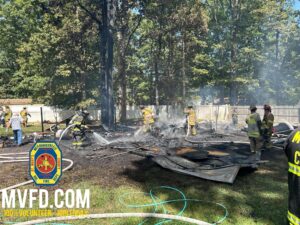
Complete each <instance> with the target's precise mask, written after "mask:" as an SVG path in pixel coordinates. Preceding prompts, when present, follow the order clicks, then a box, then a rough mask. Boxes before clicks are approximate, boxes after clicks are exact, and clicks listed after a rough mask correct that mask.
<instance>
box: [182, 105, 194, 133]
mask: <svg viewBox="0 0 300 225" xmlns="http://www.w3.org/2000/svg"><path fill="white" fill-rule="evenodd" d="M184 113H185V114H187V126H188V128H187V129H188V131H187V136H188V135H190V133H192V135H193V136H195V135H196V134H197V131H196V112H195V110H194V108H193V106H188V108H187V109H185V110H184Z"/></svg>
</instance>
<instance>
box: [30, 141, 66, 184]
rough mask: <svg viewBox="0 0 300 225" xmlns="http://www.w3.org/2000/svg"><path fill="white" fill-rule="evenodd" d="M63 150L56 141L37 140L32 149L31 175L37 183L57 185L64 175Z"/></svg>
mask: <svg viewBox="0 0 300 225" xmlns="http://www.w3.org/2000/svg"><path fill="white" fill-rule="evenodd" d="M61 161H62V152H61V150H60V148H59V147H58V145H57V144H56V142H47V141H40V142H36V143H35V144H34V146H33V147H32V149H31V150H30V176H31V177H32V179H33V180H34V182H35V184H36V185H55V184H56V183H57V182H58V180H59V178H60V177H61V175H62V168H61Z"/></svg>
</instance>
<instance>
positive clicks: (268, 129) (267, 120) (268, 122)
mask: <svg viewBox="0 0 300 225" xmlns="http://www.w3.org/2000/svg"><path fill="white" fill-rule="evenodd" d="M264 110H265V113H264V118H263V121H262V133H263V138H264V147H265V148H266V149H271V148H272V142H271V137H272V133H273V123H274V115H273V114H272V109H271V106H269V105H264Z"/></svg>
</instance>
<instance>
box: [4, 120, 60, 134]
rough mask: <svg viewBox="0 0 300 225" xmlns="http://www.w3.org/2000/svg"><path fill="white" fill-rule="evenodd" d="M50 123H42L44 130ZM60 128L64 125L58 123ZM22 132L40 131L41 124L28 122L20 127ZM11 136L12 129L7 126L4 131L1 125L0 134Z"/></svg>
mask: <svg viewBox="0 0 300 225" xmlns="http://www.w3.org/2000/svg"><path fill="white" fill-rule="evenodd" d="M51 125H52V124H44V131H45V132H47V129H48V128H50V126H51ZM59 126H60V127H61V128H64V127H65V125H59ZM22 132H23V135H24V134H27V135H28V134H32V133H33V132H42V126H41V124H38V123H35V124H34V123H30V124H28V126H27V127H22ZM6 135H9V136H12V135H13V131H12V129H11V128H9V130H8V132H7V133H6V129H5V128H3V127H0V136H6Z"/></svg>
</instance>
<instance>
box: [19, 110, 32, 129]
mask: <svg viewBox="0 0 300 225" xmlns="http://www.w3.org/2000/svg"><path fill="white" fill-rule="evenodd" d="M20 116H21V117H22V119H23V126H24V127H27V122H28V116H29V117H31V115H30V114H29V113H28V111H27V107H23V109H22V111H21V112H20Z"/></svg>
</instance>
